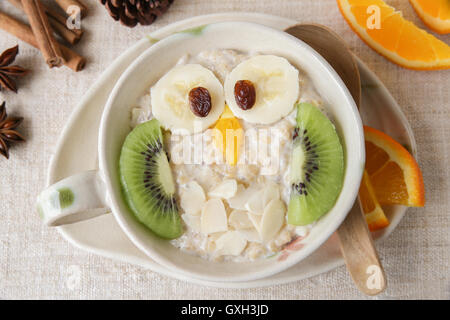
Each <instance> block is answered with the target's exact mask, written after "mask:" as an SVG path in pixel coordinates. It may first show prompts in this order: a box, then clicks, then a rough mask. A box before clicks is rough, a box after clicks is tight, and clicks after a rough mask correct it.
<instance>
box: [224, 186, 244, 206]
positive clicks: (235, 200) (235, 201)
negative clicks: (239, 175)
mask: <svg viewBox="0 0 450 320" xmlns="http://www.w3.org/2000/svg"><path fill="white" fill-rule="evenodd" d="M246 193H247V189H245V187H244V186H243V185H242V184H238V185H237V191H236V195H235V196H234V197H232V198H229V199H227V201H228V205H229V206H230V208H232V209H236V210H245V203H246V202H247V200H248V199H247V196H246Z"/></svg>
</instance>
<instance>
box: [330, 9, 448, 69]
mask: <svg viewBox="0 0 450 320" xmlns="http://www.w3.org/2000/svg"><path fill="white" fill-rule="evenodd" d="M427 1H429V0H427ZM337 2H338V5H339V9H340V10H341V12H342V15H343V16H344V18H345V19H346V20H347V22H348V23H349V25H350V27H351V28H352V29H353V30H354V31H355V32H356V33H357V34H358V35H359V37H360V38H361V39H362V40H363V41H365V42H366V43H367V44H368V45H369V46H370V47H371V48H372V49H374V50H375V51H377V52H378V53H379V54H381V55H383V56H384V57H386V58H387V59H389V60H390V61H392V62H394V63H396V64H398V65H400V66H402V67H405V68H410V69H416V70H433V69H449V68H450V46H448V45H447V44H446V43H445V42H442V41H441V40H439V39H437V38H436V37H434V36H432V35H431V34H429V33H427V32H426V31H424V30H422V29H420V28H418V27H417V26H416V25H414V24H413V23H412V22H410V21H407V20H405V19H404V18H403V16H402V14H401V13H400V12H397V11H395V9H394V8H392V7H390V6H388V5H387V4H386V3H385V2H384V1H382V0H337Z"/></svg>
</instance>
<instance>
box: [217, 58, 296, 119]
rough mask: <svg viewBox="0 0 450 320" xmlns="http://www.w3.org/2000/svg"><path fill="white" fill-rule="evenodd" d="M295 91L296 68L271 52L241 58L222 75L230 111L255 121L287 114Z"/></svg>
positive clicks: (281, 116) (291, 105)
mask: <svg viewBox="0 0 450 320" xmlns="http://www.w3.org/2000/svg"><path fill="white" fill-rule="evenodd" d="M299 91H300V88H299V72H298V70H297V69H296V68H295V67H294V66H292V65H291V64H290V63H289V62H288V61H287V60H286V59H285V58H282V57H277V56H273V55H259V56H254V57H252V58H250V59H248V60H245V61H244V62H242V63H240V64H239V65H238V66H236V67H235V68H234V69H233V70H232V71H231V72H230V74H229V75H228V76H227V78H226V79H225V99H226V102H227V104H228V106H229V107H230V109H231V110H232V111H233V114H234V115H235V116H236V117H238V118H241V119H244V120H245V121H247V122H249V123H255V124H270V123H274V122H276V121H278V120H280V119H281V118H283V117H285V116H287V115H288V114H289V113H290V112H291V111H292V110H293V108H294V104H295V102H296V101H297V100H298V97H299Z"/></svg>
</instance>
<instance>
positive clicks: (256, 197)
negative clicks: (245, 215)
mask: <svg viewBox="0 0 450 320" xmlns="http://www.w3.org/2000/svg"><path fill="white" fill-rule="evenodd" d="M263 196H264V189H262V190H257V191H256V190H254V191H253V192H252V193H251V194H250V197H249V198H248V201H247V203H246V204H245V209H247V210H248V211H250V212H251V213H253V214H257V215H262V214H263V212H264V203H263Z"/></svg>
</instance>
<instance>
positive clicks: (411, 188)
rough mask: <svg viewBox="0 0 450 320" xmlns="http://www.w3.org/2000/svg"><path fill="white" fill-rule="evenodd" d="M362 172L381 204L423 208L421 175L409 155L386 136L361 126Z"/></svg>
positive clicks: (423, 197)
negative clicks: (364, 172)
mask: <svg viewBox="0 0 450 320" xmlns="http://www.w3.org/2000/svg"><path fill="white" fill-rule="evenodd" d="M364 134H365V139H366V171H367V174H368V175H369V179H370V182H371V184H372V186H373V190H374V191H375V196H376V199H377V200H378V202H379V203H380V204H381V205H392V204H399V205H405V206H409V207H423V206H424V205H425V188H424V185H423V178H422V173H421V171H420V169H419V166H418V164H417V162H416V160H415V159H414V158H413V156H412V155H411V154H410V153H409V152H408V151H407V150H406V149H405V148H404V147H403V146H402V145H400V144H399V143H398V142H396V141H395V140H394V139H392V138H391V137H389V136H388V135H387V134H385V133H383V132H381V131H378V130H376V129H373V128H370V127H367V126H366V127H364Z"/></svg>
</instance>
